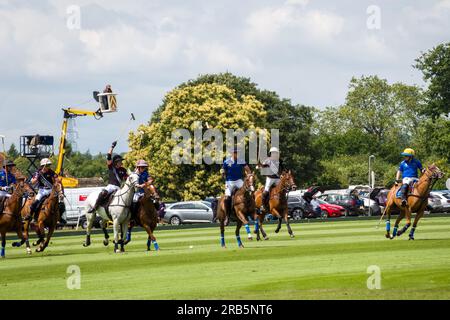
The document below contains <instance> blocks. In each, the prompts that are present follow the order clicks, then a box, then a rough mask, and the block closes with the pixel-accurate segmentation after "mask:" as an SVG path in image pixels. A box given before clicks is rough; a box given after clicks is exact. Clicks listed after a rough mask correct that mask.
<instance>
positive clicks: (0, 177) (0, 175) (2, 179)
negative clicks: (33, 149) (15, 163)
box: [0, 170, 16, 187]
mask: <svg viewBox="0 0 450 320" xmlns="http://www.w3.org/2000/svg"><path fill="white" fill-rule="evenodd" d="M6 180H8V181H6ZM13 183H16V177H15V176H14V175H13V174H12V173H10V172H8V179H6V171H5V170H0V187H8V186H10V185H11V184H13Z"/></svg>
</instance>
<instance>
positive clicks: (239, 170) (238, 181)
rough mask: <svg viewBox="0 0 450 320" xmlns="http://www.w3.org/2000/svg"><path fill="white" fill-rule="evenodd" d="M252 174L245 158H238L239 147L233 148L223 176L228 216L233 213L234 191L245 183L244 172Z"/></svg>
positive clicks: (224, 166)
mask: <svg viewBox="0 0 450 320" xmlns="http://www.w3.org/2000/svg"><path fill="white" fill-rule="evenodd" d="M243 171H245V173H246V174H251V173H252V171H251V169H250V167H249V166H248V164H247V163H246V162H245V159H238V149H237V148H235V149H234V150H233V155H232V156H231V157H230V158H228V159H225V161H224V162H223V167H222V170H221V172H222V176H223V177H224V178H225V181H226V183H225V208H226V209H225V211H226V214H227V216H228V217H230V216H231V213H232V199H233V198H232V197H233V193H234V192H235V191H236V190H238V189H240V188H242V186H243V185H244V180H243V179H244V174H243Z"/></svg>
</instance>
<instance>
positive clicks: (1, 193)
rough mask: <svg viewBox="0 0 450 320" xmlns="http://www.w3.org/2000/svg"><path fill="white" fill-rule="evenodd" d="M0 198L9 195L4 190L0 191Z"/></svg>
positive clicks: (8, 196)
mask: <svg viewBox="0 0 450 320" xmlns="http://www.w3.org/2000/svg"><path fill="white" fill-rule="evenodd" d="M0 198H11V195H10V194H9V193H8V192H6V191H0Z"/></svg>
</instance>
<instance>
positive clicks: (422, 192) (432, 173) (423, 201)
mask: <svg viewBox="0 0 450 320" xmlns="http://www.w3.org/2000/svg"><path fill="white" fill-rule="evenodd" d="M443 176H444V174H443V172H442V171H441V170H439V168H438V167H436V166H435V165H434V164H433V165H431V166H429V167H428V168H427V169H426V171H425V173H424V174H423V175H422V176H421V177H420V179H419V181H418V182H417V183H416V184H415V186H414V191H413V193H412V194H408V204H407V205H406V206H405V207H403V206H402V200H401V199H398V198H397V197H396V194H397V192H398V189H399V187H400V186H399V185H398V184H395V186H393V187H392V189H391V191H389V194H388V200H387V203H386V209H385V212H384V214H386V215H387V218H386V238H388V239H394V238H395V237H396V236H398V237H399V236H401V235H402V234H403V233H405V232H406V231H407V230H408V229H409V227H410V226H411V213H413V212H415V213H416V218H415V219H414V224H413V227H412V229H411V232H410V233H409V240H414V232H415V231H416V228H417V224H418V222H419V220H420V218H422V216H423V213H424V211H425V209H426V207H427V205H428V196H429V195H430V191H431V189H432V188H433V185H434V184H435V183H436V181H437V180H438V179H440V178H442V177H443ZM394 206H395V207H397V208H398V209H399V210H400V214H399V216H398V218H397V221H396V222H395V226H394V231H393V232H392V236H391V234H390V231H391V222H390V219H391V211H392V208H393V207H394ZM405 216H406V225H405V226H404V227H403V229H401V230H400V231H398V232H397V230H398V227H399V225H400V222H401V221H402V219H403V218H404V217H405Z"/></svg>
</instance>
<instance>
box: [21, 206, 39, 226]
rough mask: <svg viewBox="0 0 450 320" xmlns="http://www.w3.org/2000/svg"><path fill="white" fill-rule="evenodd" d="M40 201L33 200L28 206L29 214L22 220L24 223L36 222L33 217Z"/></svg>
mask: <svg viewBox="0 0 450 320" xmlns="http://www.w3.org/2000/svg"><path fill="white" fill-rule="evenodd" d="M39 204H40V201H39V200H35V201H34V202H33V203H32V204H31V206H30V213H29V214H28V215H27V216H25V217H24V218H23V220H24V221H31V222H32V223H35V222H36V220H37V219H36V218H35V215H36V213H37V209H38V207H39Z"/></svg>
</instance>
